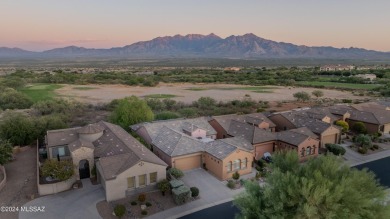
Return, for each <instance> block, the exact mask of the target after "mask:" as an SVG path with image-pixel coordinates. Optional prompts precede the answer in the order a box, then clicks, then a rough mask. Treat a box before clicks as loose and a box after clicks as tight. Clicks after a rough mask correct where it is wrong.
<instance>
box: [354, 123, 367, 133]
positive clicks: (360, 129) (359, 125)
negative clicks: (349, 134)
mask: <svg viewBox="0 0 390 219" xmlns="http://www.w3.org/2000/svg"><path fill="white" fill-rule="evenodd" d="M351 129H352V130H353V131H355V132H357V133H359V134H365V133H367V128H366V126H365V125H364V123H362V122H356V123H355V124H353V125H352V127H351Z"/></svg>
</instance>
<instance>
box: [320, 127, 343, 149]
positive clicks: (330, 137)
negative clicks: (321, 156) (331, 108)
mask: <svg viewBox="0 0 390 219" xmlns="http://www.w3.org/2000/svg"><path fill="white" fill-rule="evenodd" d="M340 135H341V131H340V129H338V128H336V127H334V126H331V127H329V128H328V129H327V130H325V131H324V132H323V133H321V135H320V147H321V148H324V147H325V144H327V143H330V144H338V143H339V141H340Z"/></svg>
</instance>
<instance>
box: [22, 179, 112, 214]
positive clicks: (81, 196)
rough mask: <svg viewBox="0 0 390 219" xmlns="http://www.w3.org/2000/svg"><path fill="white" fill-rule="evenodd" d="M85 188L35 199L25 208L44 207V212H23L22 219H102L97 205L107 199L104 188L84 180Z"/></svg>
mask: <svg viewBox="0 0 390 219" xmlns="http://www.w3.org/2000/svg"><path fill="white" fill-rule="evenodd" d="M82 182H83V188H81V189H77V190H70V191H66V192H62V193H58V194H55V195H48V196H44V197H40V198H37V199H34V200H32V201H30V202H28V203H26V204H25V205H23V207H27V208H30V207H34V206H35V207H40V206H44V207H45V209H44V212H21V211H19V218H20V219H46V218H47V219H52V218H58V219H62V218H63V219H68V218H69V219H79V218H80V219H89V218H91V219H95V218H101V217H100V216H99V213H98V212H97V209H96V203H98V202H99V201H101V200H104V199H105V196H104V190H103V188H102V186H101V185H100V184H99V185H92V184H91V181H90V180H89V179H84V180H82Z"/></svg>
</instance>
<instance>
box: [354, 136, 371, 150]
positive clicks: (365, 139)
mask: <svg viewBox="0 0 390 219" xmlns="http://www.w3.org/2000/svg"><path fill="white" fill-rule="evenodd" d="M355 143H356V144H358V145H359V147H363V148H365V149H369V148H371V147H372V141H371V137H370V136H368V135H363V134H360V135H358V136H357V137H356V139H355Z"/></svg>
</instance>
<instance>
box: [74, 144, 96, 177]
mask: <svg viewBox="0 0 390 219" xmlns="http://www.w3.org/2000/svg"><path fill="white" fill-rule="evenodd" d="M93 151H94V150H93V149H91V148H87V147H81V148H79V149H77V150H75V151H72V152H71V154H72V160H73V165H74V175H75V176H76V179H78V180H79V179H80V173H79V163H80V161H81V160H88V162H89V173H90V175H91V176H92V173H91V170H92V168H93V166H94V165H95V160H94V157H93Z"/></svg>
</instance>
